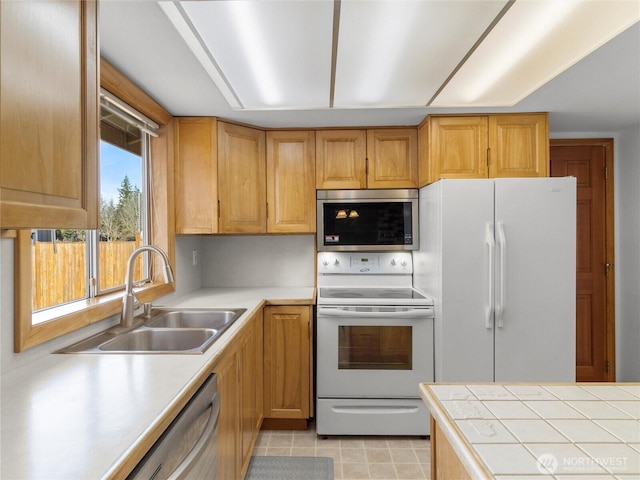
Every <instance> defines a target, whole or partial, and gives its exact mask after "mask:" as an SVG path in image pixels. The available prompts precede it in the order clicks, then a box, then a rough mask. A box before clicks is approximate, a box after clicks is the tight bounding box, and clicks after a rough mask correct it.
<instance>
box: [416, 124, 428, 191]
mask: <svg viewBox="0 0 640 480" xmlns="http://www.w3.org/2000/svg"><path fill="white" fill-rule="evenodd" d="M429 175H430V171H429V119H428V118H426V119H424V121H423V122H422V123H421V124H420V125H419V126H418V187H424V186H425V185H427V184H429V182H430V178H429Z"/></svg>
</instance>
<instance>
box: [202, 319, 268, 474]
mask: <svg viewBox="0 0 640 480" xmlns="http://www.w3.org/2000/svg"><path fill="white" fill-rule="evenodd" d="M213 370H214V372H215V373H216V374H217V375H218V392H219V394H220V420H219V423H218V478H223V479H225V480H227V479H229V480H233V479H239V478H243V477H244V475H245V473H246V471H247V468H248V466H249V461H250V460H251V451H252V449H253V445H254V443H255V440H256V437H257V436H258V432H259V431H260V425H261V424H262V381H263V378H262V373H263V371H262V313H258V314H256V315H254V316H253V318H251V319H250V320H249V323H248V324H247V325H246V326H245V327H243V331H242V332H240V336H239V338H238V340H236V341H234V342H233V343H232V345H231V347H229V348H228V351H226V352H225V353H224V354H223V357H222V358H221V360H220V361H219V362H218V363H217V364H216V365H215V367H214V369H213Z"/></svg>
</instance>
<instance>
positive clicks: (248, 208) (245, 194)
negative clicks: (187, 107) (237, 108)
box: [218, 122, 267, 233]
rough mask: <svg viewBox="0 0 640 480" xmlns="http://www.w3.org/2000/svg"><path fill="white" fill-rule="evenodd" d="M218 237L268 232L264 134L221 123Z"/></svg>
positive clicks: (219, 126)
mask: <svg viewBox="0 0 640 480" xmlns="http://www.w3.org/2000/svg"><path fill="white" fill-rule="evenodd" d="M218 198H219V200H220V206H219V208H220V218H219V220H218V231H219V233H265V232H266V226H267V225H266V216H267V205H266V203H267V202H266V175H265V134H264V132H263V131H262V130H257V129H254V128H248V127H242V126H239V125H232V124H228V123H224V122H218Z"/></svg>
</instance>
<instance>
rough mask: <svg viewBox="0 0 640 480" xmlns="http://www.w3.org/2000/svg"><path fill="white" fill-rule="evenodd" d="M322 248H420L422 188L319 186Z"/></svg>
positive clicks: (318, 200)
mask: <svg viewBox="0 0 640 480" xmlns="http://www.w3.org/2000/svg"><path fill="white" fill-rule="evenodd" d="M316 199H317V216H316V218H317V222H318V225H317V227H318V229H317V235H318V251H319V252H322V251H393V250H416V249H418V247H419V238H418V230H419V229H418V190H417V189H396V190H318V191H317V192H316Z"/></svg>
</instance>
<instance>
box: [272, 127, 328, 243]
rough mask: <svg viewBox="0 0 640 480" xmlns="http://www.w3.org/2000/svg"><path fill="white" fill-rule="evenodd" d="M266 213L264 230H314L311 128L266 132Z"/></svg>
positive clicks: (313, 140) (312, 134) (313, 164)
mask: <svg viewBox="0 0 640 480" xmlns="http://www.w3.org/2000/svg"><path fill="white" fill-rule="evenodd" d="M267 212H268V214H267V232H270V233H285V232H286V233H309V232H311V233H313V232H315V230H316V187H315V134H314V132H313V131H270V132H267Z"/></svg>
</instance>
